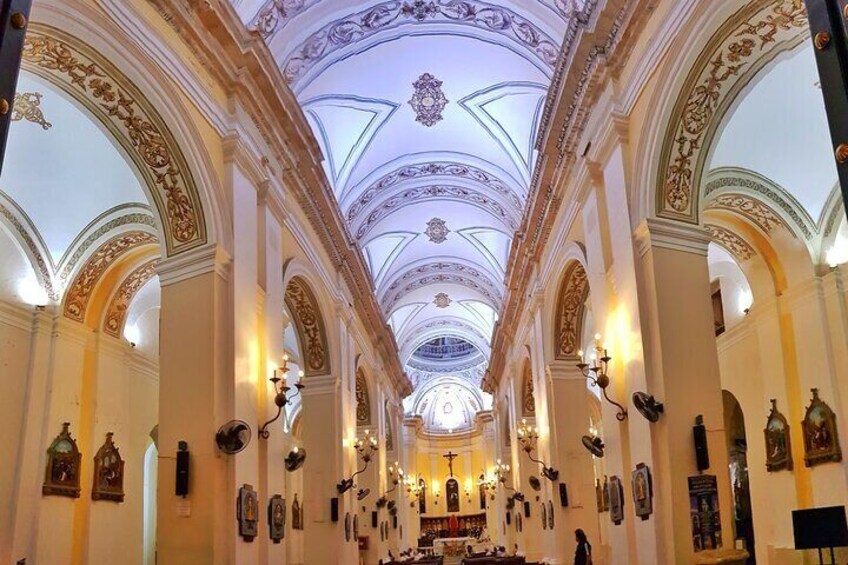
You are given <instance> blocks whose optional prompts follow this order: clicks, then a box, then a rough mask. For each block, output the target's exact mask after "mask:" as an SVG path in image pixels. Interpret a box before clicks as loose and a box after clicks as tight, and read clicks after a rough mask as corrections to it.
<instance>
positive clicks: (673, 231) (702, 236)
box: [633, 218, 710, 257]
mask: <svg viewBox="0 0 848 565" xmlns="http://www.w3.org/2000/svg"><path fill="white" fill-rule="evenodd" d="M633 239H634V240H635V242H636V248H637V251H638V253H639V256H640V257H641V256H643V255H645V253H647V252H648V251H649V250H650V249H651V248H654V247H657V248H661V249H671V250H674V251H682V252H684V253H694V254H696V255H701V256H703V257H706V256H707V246H708V245H709V244H710V234H709V232H708V231H707V230H706V229H705V228H702V227H700V226H694V225H689V224H682V223H680V222H675V221H673V220H664V219H660V218H647V219H645V220H643V221H642V223H641V224H639V226H638V227H637V228H636V230H635V232H634V233H633Z"/></svg>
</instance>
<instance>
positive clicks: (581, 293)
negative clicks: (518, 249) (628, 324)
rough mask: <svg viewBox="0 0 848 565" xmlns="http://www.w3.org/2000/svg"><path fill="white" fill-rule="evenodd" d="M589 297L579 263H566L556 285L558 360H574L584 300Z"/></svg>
mask: <svg viewBox="0 0 848 565" xmlns="http://www.w3.org/2000/svg"><path fill="white" fill-rule="evenodd" d="M588 297H589V278H588V277H587V276H586V270H585V269H584V268H583V265H581V264H580V263H579V262H577V261H574V262H573V263H572V264H571V265H569V266H568V267H567V268H566V270H565V274H564V276H563V278H562V282H561V283H560V287H559V294H558V298H559V299H558V301H557V310H556V318H555V319H554V320H555V323H556V328H555V332H554V339H555V340H556V341H555V342H554V354H555V356H556V358H557V359H574V358H576V357H577V352H578V351H579V350H580V335H581V333H582V331H583V319H584V317H585V313H586V312H585V310H586V299H587V298H588Z"/></svg>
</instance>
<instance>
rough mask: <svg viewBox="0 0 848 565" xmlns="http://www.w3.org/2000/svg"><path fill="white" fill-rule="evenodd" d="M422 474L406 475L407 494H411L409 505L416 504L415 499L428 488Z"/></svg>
mask: <svg viewBox="0 0 848 565" xmlns="http://www.w3.org/2000/svg"><path fill="white" fill-rule="evenodd" d="M421 478H422V477H421V474H420V473H419V474H418V475H417V476H416V475H415V474H414V473H409V474H407V475H406V494H407V495H409V507H410V508H412V507H414V506H415V501H416V500H418V497H419V496H420V495H421V491H426V490H427V484H426V483H424V482H423V481H422V480H421Z"/></svg>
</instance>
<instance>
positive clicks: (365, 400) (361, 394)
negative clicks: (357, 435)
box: [356, 368, 371, 426]
mask: <svg viewBox="0 0 848 565" xmlns="http://www.w3.org/2000/svg"><path fill="white" fill-rule="evenodd" d="M356 425H357V426H370V425H371V399H370V397H369V395H368V383H367V382H366V380H365V373H363V372H362V369H361V368H359V369H357V370H356Z"/></svg>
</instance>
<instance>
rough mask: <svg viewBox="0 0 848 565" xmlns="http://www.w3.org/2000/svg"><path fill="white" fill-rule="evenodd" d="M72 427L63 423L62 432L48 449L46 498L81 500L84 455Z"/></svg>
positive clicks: (43, 490)
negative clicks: (81, 467) (65, 497)
mask: <svg viewBox="0 0 848 565" xmlns="http://www.w3.org/2000/svg"><path fill="white" fill-rule="evenodd" d="M70 427H71V424H70V423H69V422H65V423H63V424H62V431H61V432H59V435H58V436H56V439H54V440H53V443H51V444H50V447H48V448H47V468H46V469H45V471H44V484H43V485H42V487H41V494H43V495H44V496H68V497H70V498H79V495H80V463H81V461H82V455H80V452H79V448H78V447H77V442H76V440H74V438H73V437H71V432H70Z"/></svg>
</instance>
